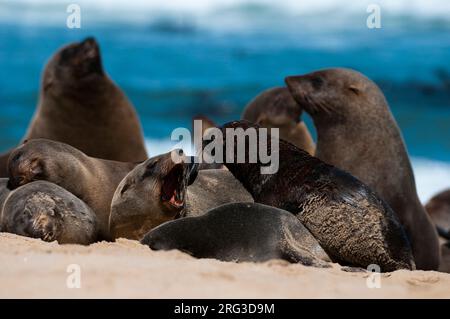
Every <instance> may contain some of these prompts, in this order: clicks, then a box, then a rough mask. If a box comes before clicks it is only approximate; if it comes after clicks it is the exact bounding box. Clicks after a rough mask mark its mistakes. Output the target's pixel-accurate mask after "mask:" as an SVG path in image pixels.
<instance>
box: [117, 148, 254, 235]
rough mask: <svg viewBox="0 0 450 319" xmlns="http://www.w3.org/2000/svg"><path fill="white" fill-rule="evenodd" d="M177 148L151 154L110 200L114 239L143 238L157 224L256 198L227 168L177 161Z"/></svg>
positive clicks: (178, 151) (183, 158) (182, 160)
mask: <svg viewBox="0 0 450 319" xmlns="http://www.w3.org/2000/svg"><path fill="white" fill-rule="evenodd" d="M180 152H181V151H180V150H175V151H172V152H171V153H166V154H163V155H160V156H157V157H154V158H150V159H148V160H147V161H145V162H144V163H142V164H140V165H138V166H137V167H136V168H135V169H134V170H132V171H131V172H130V173H129V174H128V175H127V176H126V177H125V178H124V179H123V181H122V182H121V183H120V184H119V186H118V187H117V190H116V192H115V194H114V197H113V200H112V204H111V215H110V222H109V224H110V232H111V234H112V235H113V237H114V238H118V237H125V238H129V239H142V237H143V235H145V234H146V233H147V232H148V231H150V230H151V229H152V228H154V227H156V226H158V225H160V224H162V223H163V222H166V221H169V220H172V219H175V218H178V217H182V218H184V217H192V216H199V215H202V214H204V213H205V212H207V211H208V210H210V209H212V208H214V207H217V206H220V205H223V204H226V203H233V202H253V198H252V197H251V195H250V194H249V193H248V192H247V190H246V189H245V188H244V187H243V186H242V185H241V184H240V183H239V181H238V180H236V179H235V178H234V176H233V175H232V174H231V173H230V172H229V171H228V170H223V169H206V170H199V165H198V164H193V158H192V157H190V158H189V159H190V161H189V162H190V163H185V159H187V157H184V156H183V157H181V158H180V160H179V161H174V160H173V156H172V155H173V154H174V153H175V155H176V156H178V154H180Z"/></svg>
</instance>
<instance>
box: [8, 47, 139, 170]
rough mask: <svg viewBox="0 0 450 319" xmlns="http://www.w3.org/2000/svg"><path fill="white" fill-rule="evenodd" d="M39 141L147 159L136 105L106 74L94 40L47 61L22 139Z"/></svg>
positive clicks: (117, 156) (126, 158) (103, 155)
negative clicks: (35, 102) (26, 129)
mask: <svg viewBox="0 0 450 319" xmlns="http://www.w3.org/2000/svg"><path fill="white" fill-rule="evenodd" d="M37 138H45V139H50V140H55V141H60V142H63V143H66V144H69V145H71V146H73V147H75V148H77V149H79V150H81V151H82V152H84V153H86V154H87V155H89V156H92V157H97V158H103V159H109V160H115V161H122V162H137V161H144V160H145V159H147V152H146V150H145V144H144V139H143V136H142V130H141V125H140V122H139V119H138V117H137V115H136V112H135V110H134V107H133V105H132V104H131V103H130V101H129V100H128V98H127V97H126V96H125V94H124V93H123V92H122V90H121V89H120V88H119V87H118V86H117V85H116V84H115V83H114V82H113V81H112V80H111V79H110V78H109V77H108V75H107V74H106V73H105V71H104V69H103V66H102V61H101V56H100V49H99V47H98V44H97V42H96V41H95V40H94V39H93V38H87V39H86V40H84V41H82V42H80V43H73V44H70V45H68V46H65V47H63V48H62V49H60V50H59V51H58V52H57V53H56V54H55V55H54V56H53V57H52V58H51V59H50V61H49V62H48V63H47V66H46V67H45V70H44V73H43V77H42V83H41V91H40V97H39V105H38V107H37V110H36V113H35V115H34V117H33V120H32V121H31V124H30V126H29V128H28V132H27V133H26V135H25V137H24V140H29V139H37ZM8 156H9V155H7V154H6V155H4V156H3V157H2V158H0V165H1V166H0V176H7V175H6V174H5V173H6V171H5V169H6V167H5V165H6V161H7V158H8Z"/></svg>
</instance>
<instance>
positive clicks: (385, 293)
mask: <svg viewBox="0 0 450 319" xmlns="http://www.w3.org/2000/svg"><path fill="white" fill-rule="evenodd" d="M0 264H1V267H2V270H1V272H0V282H1V285H0V298H383V297H384V298H450V274H445V273H439V272H434V271H428V272H425V271H403V270H402V271H396V272H393V273H389V274H382V275H381V277H380V278H379V282H380V284H381V287H380V288H368V286H367V280H368V278H369V275H370V274H368V273H361V272H359V273H355V272H351V273H350V272H344V271H342V270H341V268H340V267H339V266H338V265H333V267H332V268H329V269H318V268H313V267H305V266H302V265H297V264H289V263H287V262H285V261H281V260H272V261H268V262H265V263H261V264H254V263H240V264H237V263H227V262H220V261H217V260H212V259H195V258H192V257H191V256H189V255H186V254H184V253H181V252H179V251H168V252H155V251H151V250H150V249H149V248H148V247H146V246H143V245H141V244H139V242H137V241H131V240H125V239H119V240H118V241H117V242H115V243H106V242H101V243H97V244H93V245H91V246H79V245H58V244H57V243H56V242H53V243H46V242H43V241H41V240H39V239H32V238H26V237H21V236H16V235H12V234H7V233H0ZM73 264H75V265H76V266H71V265H73ZM78 266H79V268H78ZM72 267H75V268H72ZM74 269H75V271H74ZM78 269H79V273H80V276H79V277H76V275H77V273H78ZM68 270H70V271H72V272H67V271H68ZM73 271H74V272H73ZM77 278H80V280H79V283H80V285H81V287H80V288H74V287H73V285H76V284H77V282H78V281H77ZM369 279H370V278H369ZM370 282H372V283H373V282H376V281H370ZM68 283H69V285H68ZM372 286H373V285H372ZM69 287H70V288H69Z"/></svg>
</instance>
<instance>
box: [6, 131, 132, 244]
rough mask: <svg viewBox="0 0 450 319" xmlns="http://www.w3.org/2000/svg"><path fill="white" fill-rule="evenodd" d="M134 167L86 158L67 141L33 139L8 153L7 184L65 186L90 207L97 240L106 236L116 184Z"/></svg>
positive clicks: (128, 164) (17, 185) (130, 164)
mask: <svg viewBox="0 0 450 319" xmlns="http://www.w3.org/2000/svg"><path fill="white" fill-rule="evenodd" d="M135 166H136V164H134V163H122V162H114V161H108V160H101V159H97V158H93V157H89V156H87V155H86V154H84V153H83V152H81V151H79V150H77V149H76V148H74V147H72V146H70V145H68V144H64V143H60V142H55V141H50V140H45V139H37V140H31V141H28V142H27V143H25V144H23V145H22V146H20V147H18V148H16V149H15V150H14V151H13V152H12V153H11V157H10V159H9V162H8V170H9V175H10V179H9V184H10V185H9V186H10V188H11V189H14V188H17V187H19V186H22V185H25V184H27V183H30V182H32V181H35V180H46V181H49V182H52V183H54V184H57V185H59V186H61V187H63V188H65V189H66V190H68V191H69V192H71V193H72V194H74V195H75V196H77V197H78V198H79V199H81V200H82V201H84V202H85V203H86V204H87V205H89V207H91V208H92V210H93V211H94V212H95V213H96V215H97V219H98V224H99V225H98V226H99V232H100V236H101V239H110V236H109V227H108V220H109V212H110V207H111V200H112V197H113V195H114V192H115V190H116V188H117V185H119V183H120V181H121V180H122V179H123V178H124V177H125V175H126V174H128V172H130V171H131V170H132V169H133V168H134V167H135Z"/></svg>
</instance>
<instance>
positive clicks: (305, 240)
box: [141, 203, 329, 267]
mask: <svg viewBox="0 0 450 319" xmlns="http://www.w3.org/2000/svg"><path fill="white" fill-rule="evenodd" d="M141 243H143V244H144V245H148V246H149V247H150V248H151V249H153V250H171V249H178V250H181V251H183V252H186V253H188V254H190V255H192V256H194V257H197V258H215V259H219V260H222V261H233V262H263V261H267V260H270V259H285V260H287V261H289V262H293V263H302V264H304V265H308V266H317V267H327V263H326V262H325V260H329V258H328V256H327V254H326V253H325V252H324V250H323V249H322V248H321V247H320V245H319V244H318V242H317V240H315V239H314V237H313V236H312V235H311V233H310V232H309V231H308V230H307V229H306V228H305V227H304V226H303V225H302V224H301V222H300V221H299V220H298V219H297V218H296V217H295V216H293V215H292V214H291V213H289V212H286V211H283V210H281V209H277V208H275V207H270V206H266V205H262V204H257V203H232V204H226V205H222V206H219V207H217V208H214V209H212V210H210V211H209V212H207V213H206V214H204V215H203V216H200V217H186V218H181V219H177V220H175V221H170V222H166V223H164V224H162V225H160V226H159V227H157V228H155V229H153V230H152V231H150V232H149V233H148V234H147V235H146V236H145V237H144V238H143V239H142V241H141Z"/></svg>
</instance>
